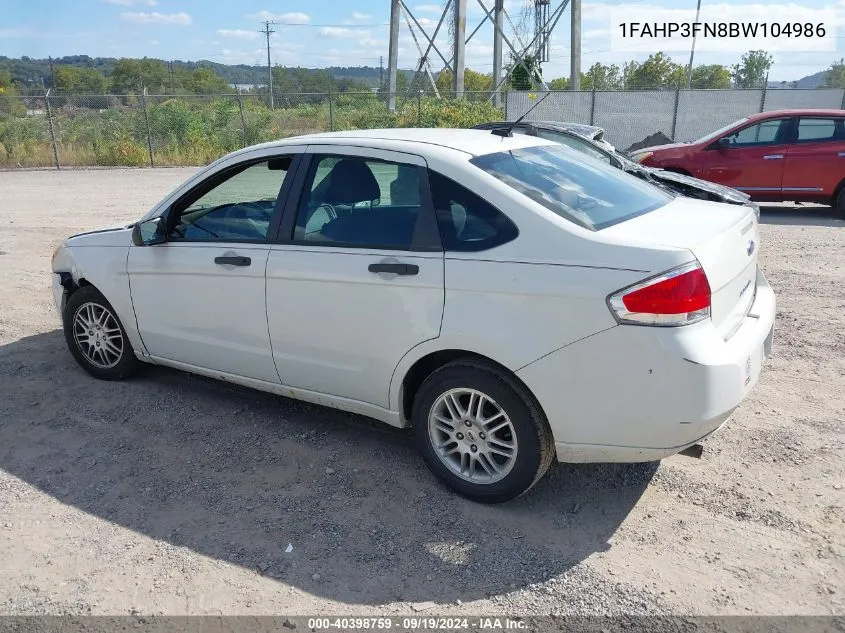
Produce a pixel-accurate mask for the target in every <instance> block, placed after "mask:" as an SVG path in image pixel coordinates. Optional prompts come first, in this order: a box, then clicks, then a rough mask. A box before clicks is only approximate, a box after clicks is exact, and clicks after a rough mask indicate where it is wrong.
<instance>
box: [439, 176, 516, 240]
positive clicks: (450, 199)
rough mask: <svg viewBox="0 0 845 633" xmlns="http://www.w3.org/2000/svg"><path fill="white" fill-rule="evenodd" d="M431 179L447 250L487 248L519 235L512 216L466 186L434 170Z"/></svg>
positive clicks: (440, 227) (442, 235) (441, 237)
mask: <svg viewBox="0 0 845 633" xmlns="http://www.w3.org/2000/svg"><path fill="white" fill-rule="evenodd" d="M428 181H429V184H430V185H431V197H432V200H433V202H434V211H435V213H436V214H437V225H438V227H439V229H440V239H441V241H442V243H443V248H444V249H445V250H447V251H463V252H467V251H481V250H486V249H488V248H493V247H494V246H499V245H500V244H504V243H505V242H510V241H511V240H512V239H514V238H515V237H516V236H517V235H518V231H517V228H516V226H515V225H514V223H513V222H511V221H510V219H508V218H507V217H505V215H504V214H503V213H501V212H500V211H499V210H498V209H496V208H495V207H494V206H493V205H491V204H490V203H489V202H486V201H485V200H483V199H482V198H481V197H479V196H477V195H476V194H474V193H472V192H471V191H470V190H469V189H467V188H466V187H463V186H461V185H459V184H458V183H456V182H455V181H454V180H451V179H449V178H446V177H445V176H442V175H441V174H438V173H437V172H434V171H429V172H428Z"/></svg>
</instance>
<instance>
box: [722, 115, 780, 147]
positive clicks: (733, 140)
mask: <svg viewBox="0 0 845 633" xmlns="http://www.w3.org/2000/svg"><path fill="white" fill-rule="evenodd" d="M786 123H787V119H774V120H772V121H761V122H760V123H755V124H754V125H749V126H748V127H745V128H742V129H741V130H737V131H736V132H734V133H733V134H730V135H729V136H728V137H727V138H728V140H729V141H730V146H731V147H754V146H755V145H776V144H778V143H782V142H783V141H782V140H781V136H782V134H783V130H784V129H785V127H786Z"/></svg>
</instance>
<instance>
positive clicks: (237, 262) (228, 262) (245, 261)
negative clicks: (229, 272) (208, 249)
mask: <svg viewBox="0 0 845 633" xmlns="http://www.w3.org/2000/svg"><path fill="white" fill-rule="evenodd" d="M214 263H215V264H219V265H221V266H249V265H250V264H251V263H252V260H251V259H250V258H249V257H241V256H239V255H235V256H224V257H215V258H214Z"/></svg>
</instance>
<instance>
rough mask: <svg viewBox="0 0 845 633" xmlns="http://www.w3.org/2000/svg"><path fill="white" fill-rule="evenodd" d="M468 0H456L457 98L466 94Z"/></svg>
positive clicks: (455, 81) (454, 83)
mask: <svg viewBox="0 0 845 633" xmlns="http://www.w3.org/2000/svg"><path fill="white" fill-rule="evenodd" d="M466 36H467V0H455V43H454V53H453V58H454V60H455V75H454V77H452V88H453V89H454V91H455V95H454V96H455V98H456V99H459V98H461V97H463V96H464V71H465V70H466Z"/></svg>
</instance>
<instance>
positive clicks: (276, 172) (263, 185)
mask: <svg viewBox="0 0 845 633" xmlns="http://www.w3.org/2000/svg"><path fill="white" fill-rule="evenodd" d="M290 165H291V157H289V156H286V157H277V158H273V159H268V160H263V161H260V162H257V163H250V164H249V165H243V166H239V167H236V168H234V169H233V170H231V171H229V172H226V173H224V174H222V175H219V176H212V181H211V182H210V183H208V184H206V185H204V186H202V185H201V186H200V187H199V188H198V189H197V190H196V191H194V192H192V193H191V194H189V195H188V196H187V197H186V198H184V199H183V200H181V201H179V202H177V203H176V204H175V205H174V206H173V209H172V211H171V217H170V219H169V222H168V225H169V227H170V228H169V231H168V240H171V241H263V240H266V239H267V231H268V229H269V227H270V218H271V216H272V215H273V211H274V210H275V207H276V199H277V198H278V197H279V192H280V191H281V188H282V183H283V182H284V179H285V176H286V175H287V173H288V169H289V168H290Z"/></svg>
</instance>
